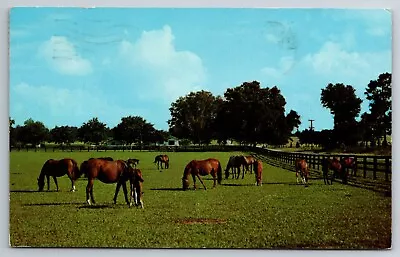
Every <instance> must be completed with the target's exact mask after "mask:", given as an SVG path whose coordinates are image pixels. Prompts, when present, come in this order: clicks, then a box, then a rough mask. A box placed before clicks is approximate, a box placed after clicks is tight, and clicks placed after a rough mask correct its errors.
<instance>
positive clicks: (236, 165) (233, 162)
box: [225, 155, 247, 179]
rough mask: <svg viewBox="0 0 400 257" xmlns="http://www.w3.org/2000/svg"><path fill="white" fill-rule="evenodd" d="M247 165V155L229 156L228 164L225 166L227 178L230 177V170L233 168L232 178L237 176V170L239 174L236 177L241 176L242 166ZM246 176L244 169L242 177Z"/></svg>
mask: <svg viewBox="0 0 400 257" xmlns="http://www.w3.org/2000/svg"><path fill="white" fill-rule="evenodd" d="M244 165H247V162H246V160H245V157H244V156H243V155H236V156H231V157H229V160H228V164H227V165H226V168H225V178H226V179H227V178H229V170H230V169H232V178H235V174H236V170H237V176H236V179H238V178H239V176H240V167H242V166H244ZM243 178H244V170H243V172H242V179H243Z"/></svg>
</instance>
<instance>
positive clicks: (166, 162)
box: [154, 154, 169, 169]
mask: <svg viewBox="0 0 400 257" xmlns="http://www.w3.org/2000/svg"><path fill="white" fill-rule="evenodd" d="M154 163H157V168H158V169H160V165H161V169H162V168H163V167H162V164H163V163H164V168H165V169H168V168H169V157H168V155H166V154H160V155H157V156H156V158H154Z"/></svg>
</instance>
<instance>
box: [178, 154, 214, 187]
mask: <svg viewBox="0 0 400 257" xmlns="http://www.w3.org/2000/svg"><path fill="white" fill-rule="evenodd" d="M208 174H211V176H212V177H213V179H214V185H213V188H214V187H215V186H216V182H217V177H218V184H221V181H222V168H221V163H220V162H219V160H217V159H213V158H209V159H206V160H192V161H190V162H189V163H188V164H187V165H186V167H185V170H184V171H183V177H182V187H183V190H186V189H188V188H189V175H192V178H193V186H194V189H196V177H197V178H198V179H199V180H200V182H201V184H202V185H203V187H204V190H206V189H207V188H206V186H205V185H204V182H203V180H202V179H201V177H200V176H206V175H208Z"/></svg>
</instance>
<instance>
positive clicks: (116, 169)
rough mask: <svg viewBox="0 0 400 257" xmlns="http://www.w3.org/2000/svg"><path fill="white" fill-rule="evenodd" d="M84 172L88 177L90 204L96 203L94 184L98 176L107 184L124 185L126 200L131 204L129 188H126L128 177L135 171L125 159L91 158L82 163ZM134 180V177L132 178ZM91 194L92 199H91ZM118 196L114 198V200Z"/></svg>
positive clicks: (87, 195)
mask: <svg viewBox="0 0 400 257" xmlns="http://www.w3.org/2000/svg"><path fill="white" fill-rule="evenodd" d="M81 169H82V172H83V173H85V174H86V176H87V178H88V184H87V186H86V202H87V203H88V204H89V205H90V204H92V203H93V204H95V203H96V202H95V200H94V197H93V184H94V180H95V179H96V178H97V179H98V180H100V181H101V182H103V183H106V184H114V183H118V184H117V188H118V189H119V187H120V186H121V185H122V188H123V190H124V195H125V201H126V203H127V204H128V205H129V206H130V202H129V200H128V195H127V188H126V181H127V179H126V178H130V177H131V176H133V174H134V173H133V172H132V171H131V170H132V169H133V168H132V167H131V166H129V165H128V164H126V162H125V161H122V160H117V161H108V160H104V159H89V160H88V161H86V162H83V163H82V164H81ZM132 180H133V178H132ZM89 195H90V198H91V201H90V199H89ZM115 199H116V198H114V202H115V201H116V200H115Z"/></svg>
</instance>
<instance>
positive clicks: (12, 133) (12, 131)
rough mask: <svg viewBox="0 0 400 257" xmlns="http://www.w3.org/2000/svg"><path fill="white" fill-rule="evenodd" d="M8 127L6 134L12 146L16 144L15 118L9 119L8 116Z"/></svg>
mask: <svg viewBox="0 0 400 257" xmlns="http://www.w3.org/2000/svg"><path fill="white" fill-rule="evenodd" d="M8 125H9V128H8V134H9V137H10V146H14V145H15V144H16V138H15V128H14V125H15V120H13V119H11V117H9V122H8Z"/></svg>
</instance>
